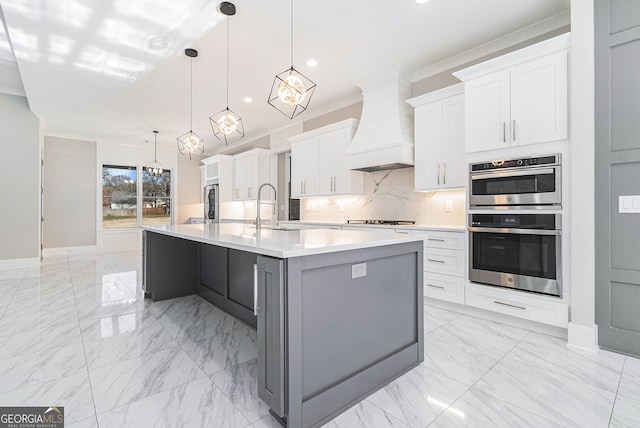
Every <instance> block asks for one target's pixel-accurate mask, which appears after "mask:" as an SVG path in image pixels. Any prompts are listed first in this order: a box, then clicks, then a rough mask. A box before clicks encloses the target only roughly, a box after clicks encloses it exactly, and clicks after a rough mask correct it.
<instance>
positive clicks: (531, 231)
mask: <svg viewBox="0 0 640 428" xmlns="http://www.w3.org/2000/svg"><path fill="white" fill-rule="evenodd" d="M468 229H469V232H487V233H514V234H519V235H555V236H560V235H562V231H561V230H542V229H511V228H508V227H469V228H468Z"/></svg>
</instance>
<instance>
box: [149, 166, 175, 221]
mask: <svg viewBox="0 0 640 428" xmlns="http://www.w3.org/2000/svg"><path fill="white" fill-rule="evenodd" d="M142 194H143V200H142V224H143V225H153V224H169V223H171V171H167V170H164V171H163V172H162V175H160V176H158V177H154V176H152V175H151V174H149V173H147V171H146V170H144V171H143V172H142Z"/></svg>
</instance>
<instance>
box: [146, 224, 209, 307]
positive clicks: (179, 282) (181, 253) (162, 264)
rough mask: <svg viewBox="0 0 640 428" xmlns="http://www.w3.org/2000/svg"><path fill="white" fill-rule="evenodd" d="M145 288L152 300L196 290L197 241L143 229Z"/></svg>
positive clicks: (192, 292)
mask: <svg viewBox="0 0 640 428" xmlns="http://www.w3.org/2000/svg"><path fill="white" fill-rule="evenodd" d="M144 233H145V242H146V243H145V246H146V251H145V252H144V267H143V269H145V272H146V274H145V287H146V288H145V292H146V293H148V294H149V296H150V297H151V299H152V300H154V301H159V300H167V299H173V298H176V297H183V296H189V295H191V294H195V293H196V287H197V283H198V243H197V242H194V241H190V240H187V239H181V238H174V237H170V236H166V235H162V234H159V233H152V232H148V231H145V232H144Z"/></svg>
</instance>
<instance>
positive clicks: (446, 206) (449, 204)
mask: <svg viewBox="0 0 640 428" xmlns="http://www.w3.org/2000/svg"><path fill="white" fill-rule="evenodd" d="M444 210H445V212H448V213H452V212H453V201H446V202H445V203H444Z"/></svg>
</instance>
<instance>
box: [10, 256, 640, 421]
mask: <svg viewBox="0 0 640 428" xmlns="http://www.w3.org/2000/svg"><path fill="white" fill-rule="evenodd" d="M140 269H141V258H140V255H139V253H138V252H117V253H104V254H82V255H71V256H57V257H50V258H47V259H45V260H44V263H43V265H42V267H41V268H29V269H7V270H0V406H16V405H31V406H49V405H59V406H64V407H65V414H66V420H67V424H66V426H67V427H76V428H79V427H101V428H102V427H136V428H138V427H238V428H245V427H247V428H263V427H267V428H278V427H279V425H278V424H277V423H276V422H275V420H273V419H272V418H271V416H270V415H269V413H268V408H267V407H266V406H265V405H264V403H262V402H261V401H260V400H259V399H258V397H257V378H256V371H257V363H256V362H257V360H256V357H257V349H256V347H257V344H256V334H255V332H254V331H253V330H251V329H249V328H247V327H246V326H245V325H244V324H242V323H240V322H238V321H237V320H235V319H233V318H232V317H230V316H229V315H227V314H225V313H224V312H222V311H220V310H218V309H217V308H215V307H213V306H212V305H210V304H209V303H207V302H205V301H204V300H202V299H201V298H199V297H197V296H189V297H185V298H180V299H173V300H169V301H164V302H151V301H149V300H145V299H144V298H143V296H142V292H141V289H140V280H141V275H140ZM424 330H425V361H424V362H423V363H422V364H421V365H420V366H419V367H417V368H415V369H414V370H411V371H410V372H408V373H406V374H405V375H404V376H402V377H400V378H399V379H397V380H396V381H394V382H392V383H390V384H389V385H387V386H386V387H384V388H383V389H381V390H380V391H378V392H376V393H375V394H373V395H371V396H369V397H368V398H366V399H365V400H363V401H362V402H360V403H358V404H356V405H355V406H353V407H352V408H350V409H349V410H347V411H346V412H344V413H343V414H341V415H339V416H338V417H336V418H335V419H334V420H332V421H330V422H329V423H327V424H326V427H331V428H334V427H345V428H359V427H362V428H375V427H403V428H406V427H427V426H429V427H479V428H485V427H508V428H511V427H580V428H585V427H640V360H639V359H636V358H632V357H626V356H623V355H619V354H615V353H611V352H606V351H600V352H599V353H598V354H597V355H591V354H584V353H580V352H576V351H572V350H568V349H567V348H566V346H565V345H566V343H565V342H564V341H563V340H561V339H558V338H555V337H551V336H546V335H543V334H539V333H535V332H531V331H528V330H524V329H521V328H516V327H512V326H508V325H504V324H499V323H495V322H491V321H487V320H483V319H479V318H474V317H471V316H468V315H463V314H460V313H456V312H452V311H447V310H443V309H440V308H437V307H433V306H427V305H425V324H424Z"/></svg>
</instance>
